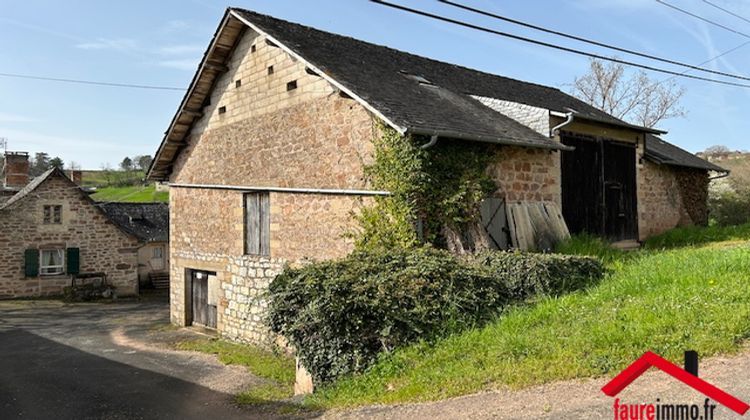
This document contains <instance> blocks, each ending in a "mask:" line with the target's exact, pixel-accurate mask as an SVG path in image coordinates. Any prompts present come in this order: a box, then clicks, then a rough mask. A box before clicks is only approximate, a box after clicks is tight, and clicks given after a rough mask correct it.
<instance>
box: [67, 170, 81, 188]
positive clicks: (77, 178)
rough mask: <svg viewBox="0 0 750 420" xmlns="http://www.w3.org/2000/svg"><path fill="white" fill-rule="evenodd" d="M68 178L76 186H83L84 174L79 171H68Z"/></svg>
mask: <svg viewBox="0 0 750 420" xmlns="http://www.w3.org/2000/svg"><path fill="white" fill-rule="evenodd" d="M68 178H70V180H71V181H73V182H74V183H75V184H76V185H79V186H80V185H81V182H82V181H83V172H82V171H81V170H78V169H71V170H70V171H68Z"/></svg>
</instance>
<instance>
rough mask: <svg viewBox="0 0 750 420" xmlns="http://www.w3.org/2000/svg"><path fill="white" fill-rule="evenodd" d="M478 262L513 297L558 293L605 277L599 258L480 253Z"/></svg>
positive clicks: (553, 294)
mask: <svg viewBox="0 0 750 420" xmlns="http://www.w3.org/2000/svg"><path fill="white" fill-rule="evenodd" d="M477 262H478V263H479V264H481V265H482V266H484V267H486V268H487V269H489V270H490V272H491V275H492V277H494V278H497V279H499V280H501V282H502V284H503V285H504V286H505V288H507V290H508V292H509V293H510V296H511V298H512V299H515V300H524V299H528V298H530V297H532V296H537V295H548V296H557V295H561V294H563V293H567V292H572V291H574V290H579V289H583V288H585V287H588V286H589V285H591V284H592V283H595V282H597V281H598V280H601V278H602V277H603V276H604V266H603V265H602V263H601V262H600V261H599V260H597V259H594V258H588V257H580V256H569V255H557V254H522V253H518V252H488V253H484V254H481V255H479V256H478V258H477Z"/></svg>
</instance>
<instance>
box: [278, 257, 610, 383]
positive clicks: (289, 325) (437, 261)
mask: <svg viewBox="0 0 750 420" xmlns="http://www.w3.org/2000/svg"><path fill="white" fill-rule="evenodd" d="M602 271H603V269H602V267H601V264H600V263H598V262H597V261H595V260H591V259H586V258H581V257H559V256H557V257H554V256H545V255H531V254H526V255H524V254H504V253H497V254H484V255H482V256H481V257H479V258H478V259H477V260H476V261H473V260H466V261H463V260H458V259H457V258H456V257H454V256H452V255H451V254H449V253H448V252H445V251H439V250H435V249H433V248H428V247H425V248H419V249H416V250H409V251H406V250H392V251H390V252H385V251H369V252H357V253H354V254H352V255H350V256H349V257H347V258H345V259H342V260H338V261H329V262H321V263H315V264H311V265H308V266H305V267H302V268H296V269H287V270H285V271H284V272H283V273H282V274H281V275H279V276H277V277H276V279H275V280H274V281H273V282H272V283H271V285H270V287H269V295H270V296H269V297H270V300H271V303H270V308H269V313H268V323H269V326H270V328H271V330H272V331H274V332H275V333H278V334H281V335H283V336H284V337H286V338H287V339H288V340H289V343H290V344H291V345H293V346H294V347H295V348H296V349H297V355H298V356H299V358H300V360H301V362H302V364H303V365H304V366H305V367H306V368H307V369H308V370H309V371H310V373H311V374H312V376H313V378H314V380H315V381H316V383H318V384H321V383H326V382H330V381H332V380H334V379H336V378H338V377H340V376H342V375H346V374H350V373H354V372H360V371H362V370H364V369H365V368H367V367H368V366H370V365H371V364H372V363H373V362H374V361H375V360H376V359H377V358H378V355H379V354H380V353H382V352H389V351H391V350H393V349H395V348H397V347H400V346H403V345H405V344H408V343H411V342H415V341H418V340H431V339H434V338H437V337H440V336H445V335H447V334H451V333H453V332H457V331H461V330H464V329H466V328H470V327H472V326H474V325H477V324H482V323H484V322H486V321H488V320H490V319H492V318H494V317H496V316H497V314H498V313H499V312H500V311H501V309H502V308H503V307H504V306H505V305H507V304H508V303H510V302H511V301H512V299H525V298H526V297H528V296H531V295H533V294H536V293H554V294H556V293H561V292H563V291H565V290H570V289H572V288H574V287H578V286H581V285H583V284H584V283H586V282H590V281H592V280H594V279H596V278H600V277H601V275H602Z"/></svg>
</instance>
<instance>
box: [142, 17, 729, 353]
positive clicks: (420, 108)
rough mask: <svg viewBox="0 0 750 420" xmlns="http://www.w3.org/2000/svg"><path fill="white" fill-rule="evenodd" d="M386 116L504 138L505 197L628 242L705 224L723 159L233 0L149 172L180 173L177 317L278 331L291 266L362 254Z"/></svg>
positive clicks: (558, 100) (429, 133)
mask: <svg viewBox="0 0 750 420" xmlns="http://www.w3.org/2000/svg"><path fill="white" fill-rule="evenodd" d="M380 124H383V125H386V126H388V127H391V128H393V129H394V130H396V131H397V132H399V133H401V134H403V135H408V136H412V137H413V138H415V139H416V141H421V142H424V144H430V146H431V147H436V148H439V147H440V145H441V144H444V143H448V142H459V143H467V142H482V143H487V144H490V145H492V146H491V147H492V148H494V150H495V151H497V153H496V155H497V158H496V159H495V161H494V162H493V163H492V164H491V165H490V167H489V168H488V169H487V170H488V173H489V174H490V175H491V177H492V178H493V180H494V181H495V184H496V187H497V190H496V192H495V193H494V198H495V199H497V200H500V201H502V202H504V203H508V204H510V203H551V204H553V205H555V206H556V207H557V208H559V209H561V212H562V213H563V214H564V215H565V219H566V221H567V222H568V225H569V227H570V229H571V230H572V231H573V232H574V233H578V232H589V233H592V234H596V235H601V236H603V237H607V238H609V239H610V240H611V241H615V242H620V241H631V242H636V241H639V240H644V239H646V238H648V237H649V236H651V235H654V234H658V233H660V232H664V231H666V230H668V229H671V228H673V227H676V226H680V225H686V224H705V223H706V222H707V209H706V187H707V185H708V182H709V176H710V173H711V172H712V171H717V172H718V171H723V170H722V169H721V168H719V167H717V166H715V165H713V164H711V163H708V162H706V161H704V160H702V159H699V158H697V157H695V156H694V155H692V154H690V153H688V152H686V151H684V150H682V149H680V148H678V147H676V146H674V145H671V144H669V143H667V142H666V141H664V140H663V139H661V138H660V137H658V136H660V135H663V134H665V133H664V132H663V131H660V130H655V129H649V128H644V127H638V126H634V125H631V124H628V123H626V122H623V121H621V120H619V119H617V118H614V117H612V116H610V115H608V114H606V113H604V112H602V111H600V110H598V109H596V108H593V107H591V106H589V105H587V104H586V103H583V102H581V101H579V100H578V99H576V98H573V97H571V96H569V95H567V94H565V93H563V92H561V91H560V90H558V89H555V88H551V87H547V86H542V85H538V84H534V83H529V82H523V81H519V80H513V79H509V78H506V77H502V76H497V75H494V74H488V73H484V72H480V71H476V70H472V69H468V68H465V67H461V66H458V65H454V64H449V63H443V62H439V61H435V60H431V59H429V58H424V57H420V56H416V55H412V54H409V53H405V52H401V51H397V50H394V49H390V48H387V47H384V46H378V45H373V44H370V43H366V42H363V41H359V40H356V39H353V38H349V37H345V36H340V35H335V34H331V33H327V32H323V31H319V30H316V29H313V28H310V27H306V26H302V25H298V24H294V23H290V22H286V21H282V20H279V19H275V18H273V17H270V16H264V15H260V14H257V13H253V12H251V11H247V10H243V9H237V8H230V9H228V10H227V11H226V14H225V15H224V17H223V19H222V21H221V23H220V25H219V27H218V29H217V31H216V33H215V35H214V37H213V39H212V40H211V42H210V44H209V46H208V49H207V51H206V53H205V55H204V57H203V60H202V62H201V64H200V66H199V68H198V71H197V73H196V74H195V76H194V78H193V81H192V83H191V85H190V87H189V89H188V92H187V94H186V95H185V97H184V99H183V101H182V103H181V104H180V106H179V108H178V110H177V112H176V114H175V116H174V118H173V120H172V122H171V124H170V125H169V128H168V130H167V132H166V135H165V137H164V139H163V141H162V143H161V145H160V146H159V149H158V151H157V153H156V157H155V159H154V162H153V165H152V166H151V168H150V171H149V177H150V179H152V180H157V181H168V182H169V183H170V255H171V281H172V285H171V316H172V322H174V323H175V324H178V325H190V324H193V323H195V324H201V325H206V326H209V327H212V328H217V329H218V330H219V331H220V332H221V333H222V334H223V335H224V336H225V337H227V338H230V339H235V340H240V341H247V342H256V343H258V342H264V341H265V340H266V339H267V337H266V330H265V328H264V327H263V323H262V316H263V313H264V309H265V307H266V302H265V301H264V299H263V296H262V292H263V291H264V290H265V289H266V287H267V286H268V284H269V282H270V281H271V280H272V279H273V278H274V276H275V275H276V274H277V273H278V272H279V271H280V270H282V267H283V265H284V264H285V263H295V262H299V261H303V260H309V259H317V260H320V259H329V258H336V257H342V256H344V255H346V254H347V253H348V252H350V251H351V250H352V247H353V242H352V240H351V239H349V238H347V237H346V236H345V235H344V233H346V232H347V231H348V230H350V229H351V228H352V227H353V225H354V221H353V219H352V212H356V211H357V210H358V209H360V208H362V206H367V205H368V204H369V203H370V202H371V201H372V197H374V196H377V195H382V194H387V193H388V192H387V191H376V190H373V188H371V186H370V185H368V182H367V181H366V179H365V176H364V173H363V168H364V167H365V166H366V165H367V164H368V163H369V162H371V161H372V153H373V139H374V136H376V135H378V129H377V127H378V126H379V125H380Z"/></svg>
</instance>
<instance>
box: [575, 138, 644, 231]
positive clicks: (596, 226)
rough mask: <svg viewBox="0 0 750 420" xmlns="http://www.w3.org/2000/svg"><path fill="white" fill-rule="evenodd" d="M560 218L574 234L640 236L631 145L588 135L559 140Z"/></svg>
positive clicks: (633, 154) (634, 161)
mask: <svg viewBox="0 0 750 420" xmlns="http://www.w3.org/2000/svg"><path fill="white" fill-rule="evenodd" d="M562 141H563V143H564V144H566V145H569V146H573V147H575V150H573V151H567V152H563V154H562V158H561V165H562V206H563V217H564V218H565V221H566V222H567V224H568V227H569V229H570V232H571V233H573V234H579V233H589V234H592V235H597V236H602V237H605V238H607V239H609V240H612V241H621V240H628V239H637V238H638V206H637V195H636V153H635V145H631V144H626V143H620V142H616V141H613V140H608V139H601V138H595V137H586V136H570V135H567V136H563V138H562Z"/></svg>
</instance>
